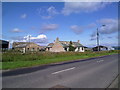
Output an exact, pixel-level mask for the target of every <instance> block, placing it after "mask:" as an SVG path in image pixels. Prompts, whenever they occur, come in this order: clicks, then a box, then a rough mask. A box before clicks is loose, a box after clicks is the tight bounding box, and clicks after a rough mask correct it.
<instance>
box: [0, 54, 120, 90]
mask: <svg viewBox="0 0 120 90" xmlns="http://www.w3.org/2000/svg"><path fill="white" fill-rule="evenodd" d="M117 75H118V55H117V54H116V55H109V56H104V57H99V58H92V59H90V60H89V59H87V60H83V61H75V62H71V63H64V64H58V65H49V66H44V67H36V68H35V67H34V68H30V69H29V68H27V69H20V70H19V69H18V70H15V71H8V72H5V73H3V76H2V88H53V87H62V88H63V87H65V88H107V87H108V86H109V85H110V84H111V82H113V81H114V79H115V78H116V76H117Z"/></svg>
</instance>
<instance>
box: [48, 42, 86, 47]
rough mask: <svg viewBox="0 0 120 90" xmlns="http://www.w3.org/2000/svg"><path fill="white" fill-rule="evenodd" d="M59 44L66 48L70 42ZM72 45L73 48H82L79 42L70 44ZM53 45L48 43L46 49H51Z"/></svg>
mask: <svg viewBox="0 0 120 90" xmlns="http://www.w3.org/2000/svg"><path fill="white" fill-rule="evenodd" d="M59 42H60V43H61V45H62V46H63V47H68V46H69V44H70V42H69V41H59ZM72 43H73V46H74V47H84V46H83V45H82V44H80V43H79V42H72ZM53 45H54V43H50V44H48V46H47V47H52V46H53Z"/></svg>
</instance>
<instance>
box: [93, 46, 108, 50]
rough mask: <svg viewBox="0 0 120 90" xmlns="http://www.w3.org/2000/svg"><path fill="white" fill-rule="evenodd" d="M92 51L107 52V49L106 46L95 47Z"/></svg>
mask: <svg viewBox="0 0 120 90" xmlns="http://www.w3.org/2000/svg"><path fill="white" fill-rule="evenodd" d="M92 50H93V51H107V50H108V47H106V46H96V47H93V48H92Z"/></svg>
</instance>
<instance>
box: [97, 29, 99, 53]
mask: <svg viewBox="0 0 120 90" xmlns="http://www.w3.org/2000/svg"><path fill="white" fill-rule="evenodd" d="M97 46H98V51H99V32H98V28H97Z"/></svg>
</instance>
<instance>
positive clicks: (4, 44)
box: [0, 40, 9, 50]
mask: <svg viewBox="0 0 120 90" xmlns="http://www.w3.org/2000/svg"><path fill="white" fill-rule="evenodd" d="M8 48H9V42H8V41H5V40H0V49H2V50H6V49H8Z"/></svg>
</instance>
